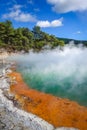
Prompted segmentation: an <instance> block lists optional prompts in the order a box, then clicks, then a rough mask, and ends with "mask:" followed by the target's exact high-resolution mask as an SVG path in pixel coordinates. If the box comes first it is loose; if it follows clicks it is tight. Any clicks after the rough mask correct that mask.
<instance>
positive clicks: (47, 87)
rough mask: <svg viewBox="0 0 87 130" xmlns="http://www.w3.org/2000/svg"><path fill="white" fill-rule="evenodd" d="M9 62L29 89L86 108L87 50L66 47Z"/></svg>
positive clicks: (18, 55)
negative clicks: (14, 66)
mask: <svg viewBox="0 0 87 130" xmlns="http://www.w3.org/2000/svg"><path fill="white" fill-rule="evenodd" d="M11 58H12V60H15V61H16V62H17V64H18V71H20V72H21V73H22V75H23V78H24V80H25V81H26V83H27V84H28V85H29V86H31V88H34V89H37V90H39V91H43V92H46V93H51V94H53V95H56V96H60V97H63V98H69V99H71V100H75V101H77V102H78V103H80V104H81V105H85V106H87V48H83V47H75V46H66V47H64V49H63V50H59V49H58V48H56V49H54V50H48V51H47V50H46V51H42V52H40V53H34V52H30V53H29V54H24V55H20V54H16V55H15V56H11Z"/></svg>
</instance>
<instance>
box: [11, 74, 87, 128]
mask: <svg viewBox="0 0 87 130" xmlns="http://www.w3.org/2000/svg"><path fill="white" fill-rule="evenodd" d="M9 76H10V77H11V78H14V77H16V81H17V84H14V85H11V87H10V91H11V92H12V93H14V94H15V98H16V99H17V100H18V101H19V103H20V104H22V108H23V109H24V110H25V111H27V112H30V113H33V114H36V115H37V116H39V117H41V118H43V119H44V120H46V121H48V122H49V123H51V124H52V125H54V127H74V128H79V129H80V130H87V107H84V106H80V105H79V104H78V103H76V102H73V101H70V100H68V99H62V98H59V97H55V96H52V95H50V94H45V93H43V92H39V91H36V90H33V89H31V88H29V87H28V86H27V85H26V83H24V81H23V79H22V76H21V74H20V73H18V72H12V73H11V74H9Z"/></svg>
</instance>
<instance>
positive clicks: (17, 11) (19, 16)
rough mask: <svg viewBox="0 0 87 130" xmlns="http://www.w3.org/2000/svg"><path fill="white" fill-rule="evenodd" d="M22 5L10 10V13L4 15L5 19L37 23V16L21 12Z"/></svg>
mask: <svg viewBox="0 0 87 130" xmlns="http://www.w3.org/2000/svg"><path fill="white" fill-rule="evenodd" d="M21 7H22V6H21V5H14V6H13V8H10V13H7V14H4V15H3V18H5V19H7V18H11V19H14V20H16V21H20V22H36V21H37V20H36V18H35V16H32V15H31V14H29V13H24V12H22V11H21Z"/></svg>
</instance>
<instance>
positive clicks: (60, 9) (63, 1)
mask: <svg viewBox="0 0 87 130" xmlns="http://www.w3.org/2000/svg"><path fill="white" fill-rule="evenodd" d="M47 2H48V3H50V4H52V5H53V7H52V9H53V10H54V11H56V12H57V13H67V12H70V11H85V10H87V0H47Z"/></svg>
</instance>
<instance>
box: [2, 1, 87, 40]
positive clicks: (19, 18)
mask: <svg viewBox="0 0 87 130" xmlns="http://www.w3.org/2000/svg"><path fill="white" fill-rule="evenodd" d="M5 20H11V21H12V22H13V26H14V27H15V28H17V27H28V28H30V29H32V28H33V26H35V25H38V26H40V27H41V29H42V30H43V31H45V32H47V33H49V34H53V35H55V36H57V37H63V38H73V39H79V40H87V0H84V1H82V0H0V21H5Z"/></svg>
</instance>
